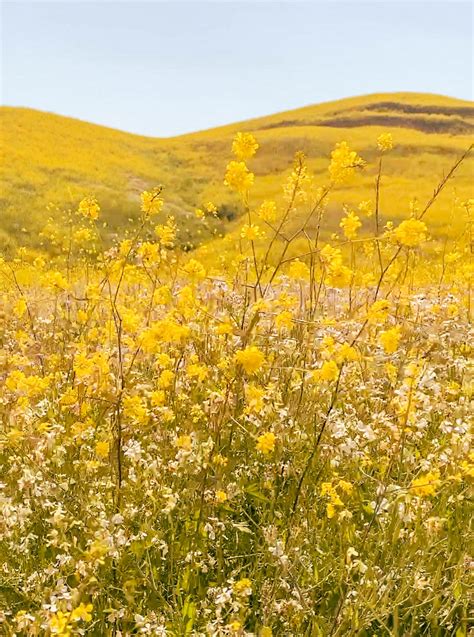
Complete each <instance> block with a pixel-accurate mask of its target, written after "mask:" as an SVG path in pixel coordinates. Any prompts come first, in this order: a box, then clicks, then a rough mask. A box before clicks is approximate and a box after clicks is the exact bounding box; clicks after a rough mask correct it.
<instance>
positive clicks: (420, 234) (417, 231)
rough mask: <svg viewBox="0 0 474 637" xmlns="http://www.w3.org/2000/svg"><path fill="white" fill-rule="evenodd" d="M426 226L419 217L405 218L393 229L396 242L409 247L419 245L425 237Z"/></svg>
mask: <svg viewBox="0 0 474 637" xmlns="http://www.w3.org/2000/svg"><path fill="white" fill-rule="evenodd" d="M427 232H428V228H427V227H426V224H425V223H424V222H423V221H420V220H419V219H406V220H405V221H402V223H401V224H400V225H399V226H398V227H397V228H395V230H394V231H393V233H394V236H395V239H396V240H397V241H398V243H401V244H402V245H404V246H407V247H409V248H415V247H417V246H419V245H420V244H421V243H423V241H425V239H426V234H427Z"/></svg>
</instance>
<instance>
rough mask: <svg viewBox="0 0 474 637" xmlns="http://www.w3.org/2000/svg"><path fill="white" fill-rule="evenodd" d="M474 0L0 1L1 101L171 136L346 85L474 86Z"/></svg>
mask: <svg viewBox="0 0 474 637" xmlns="http://www.w3.org/2000/svg"><path fill="white" fill-rule="evenodd" d="M472 12H473V5H472V3H471V2H452V1H442V0H438V1H435V2H421V1H418V0H411V1H409V2H400V1H397V0H391V1H390V0H388V1H384V0H379V1H377V2H359V1H357V0H352V1H346V2H342V1H338V0H326V1H322V0H313V1H309V0H307V1H306V2H304V1H302V2H299V1H297V0H291V1H287V2H272V1H267V0H260V1H246V2H226V1H225V0H220V1H216V2H200V1H198V0H195V1H193V2H181V1H179V0H174V1H169V2H159V1H155V2H150V1H149V2H136V1H133V2H132V1H128V2H118V1H116V0H109V1H107V0H104V1H102V2H90V1H82V2H71V1H69V0H60V1H57V2H31V1H30V2H22V1H19V0H11V1H5V0H3V2H2V5H1V19H0V34H1V40H2V49H1V72H0V80H1V82H0V101H1V103H2V104H6V105H10V106H28V107H31V108H37V109H41V110H45V111H51V112H55V113H59V114H62V115H68V116H72V117H77V118H79V119H82V120H86V121H90V122H94V123H98V124H103V125H106V126H111V127H113V128H119V129H121V130H126V131H129V132H134V133H139V134H143V135H152V136H160V137H162V136H163V137H164V136H171V135H177V134H181V133H186V132H191V131H194V130H201V129H204V128H209V127H212V126H217V125H220V124H226V123H231V122H235V121H240V120H244V119H248V118H250V117H256V116H260V115H268V114H270V113H274V112H278V111H282V110H287V109H291V108H298V107H301V106H305V105H308V104H312V103H316V102H322V101H327V100H332V99H339V98H342V97H349V96H352V95H362V94H366V93H375V92H389V91H415V92H430V93H441V94H444V95H450V96H453V97H459V98H463V99H472V97H473V90H472V89H473V73H472V71H473V66H472V57H473V48H472V43H473V16H472Z"/></svg>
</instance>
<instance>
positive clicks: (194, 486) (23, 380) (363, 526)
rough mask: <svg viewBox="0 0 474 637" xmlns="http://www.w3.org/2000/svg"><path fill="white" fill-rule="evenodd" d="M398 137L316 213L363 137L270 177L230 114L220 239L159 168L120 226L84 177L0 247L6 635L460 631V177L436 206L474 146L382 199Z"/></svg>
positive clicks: (357, 167) (465, 409)
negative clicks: (274, 192)
mask: <svg viewBox="0 0 474 637" xmlns="http://www.w3.org/2000/svg"><path fill="white" fill-rule="evenodd" d="M396 141H397V140H396V137H395V139H392V135H391V134H390V133H388V132H387V133H382V134H381V135H380V136H378V138H377V137H375V138H374V139H373V142H371V144H372V150H371V163H372V166H373V168H374V170H375V173H374V174H375V178H374V180H372V182H371V188H370V189H369V188H368V187H367V184H365V186H364V196H363V197H360V199H359V200H358V201H353V202H351V204H350V205H349V204H341V205H338V206H337V212H336V213H335V212H334V209H331V212H330V213H329V212H328V210H330V206H331V205H332V204H331V202H332V201H334V200H335V201H338V202H339V201H341V194H340V193H341V190H343V189H344V188H346V187H347V184H351V188H352V191H351V192H356V193H357V183H358V180H359V179H363V175H364V171H366V170H367V169H368V164H367V162H366V161H365V160H364V158H363V157H361V156H359V154H358V151H357V150H356V149H355V148H352V146H351V145H350V144H348V143H346V142H344V141H342V142H339V143H337V144H336V146H335V147H334V148H333V150H332V152H331V153H330V156H328V157H327V166H326V168H325V172H324V173H323V175H322V176H321V175H318V177H317V178H315V176H314V174H313V171H312V170H311V169H310V167H309V165H308V162H307V159H306V158H305V156H304V155H303V154H302V153H300V152H298V153H296V155H295V159H294V164H293V169H292V171H291V172H290V173H289V174H288V175H286V176H285V180H284V183H282V184H281V186H280V189H281V188H282V192H283V195H282V197H280V198H279V199H278V200H277V199H274V198H266V199H265V198H260V197H256V196H255V195H254V193H255V189H256V184H257V182H258V176H255V174H254V171H253V168H252V166H253V164H254V162H257V161H258V154H259V151H260V148H259V139H255V137H254V136H253V135H252V134H250V133H237V134H236V135H235V137H234V141H233V143H232V150H231V149H230V148H229V151H228V159H227V167H225V164H224V165H223V166H222V169H223V171H222V173H223V176H222V179H221V182H222V184H221V185H219V188H224V187H225V188H226V189H228V191H229V192H233V193H235V194H236V196H237V197H238V199H239V215H238V227H237V226H236V228H235V229H234V231H233V232H231V233H230V234H229V236H228V237H227V238H226V239H223V240H220V239H215V240H213V241H210V242H208V243H206V244H204V245H203V246H201V247H200V248H198V249H196V250H194V251H186V250H184V249H183V248H182V246H181V245H180V242H179V236H180V232H181V228H180V226H179V223H178V221H177V219H175V218H174V217H172V216H168V217H167V216H166V207H165V208H164V202H165V201H166V198H167V196H168V193H167V189H166V188H163V187H162V186H160V185H158V184H157V185H156V187H154V188H153V187H149V188H147V189H146V190H144V191H143V192H142V194H141V203H140V204H139V207H140V209H139V210H138V207H137V213H138V214H137V215H136V220H135V221H134V223H133V224H128V226H127V229H126V230H124V231H123V233H122V236H119V237H118V238H117V239H116V240H115V241H114V242H113V245H112V246H110V244H108V243H103V237H102V230H103V228H102V218H103V214H104V212H105V211H104V208H103V206H102V204H101V201H100V197H97V198H96V195H95V194H94V193H93V192H92V193H91V194H90V196H88V197H85V198H83V199H82V200H81V201H80V202H78V203H77V206H76V207H75V209H74V210H72V211H71V212H67V213H65V214H64V218H63V219H62V220H61V226H60V231H57V232H56V231H52V230H51V227H49V229H48V231H45V233H44V241H45V242H46V243H47V241H51V242H52V245H51V246H50V247H51V250H50V251H49V252H48V250H47V248H46V247H43V249H42V250H41V251H39V250H38V249H36V248H31V247H29V248H27V249H26V248H20V249H18V250H17V251H16V253H15V254H14V255H13V256H9V257H7V256H5V258H4V259H2V260H0V312H1V314H0V415H1V425H0V427H1V429H0V503H1V513H0V564H1V566H0V634H2V635H6V636H11V637H13V635H17V636H20V635H25V636H33V635H34V636H40V635H46V636H50V635H63V636H72V635H91V636H98V637H100V636H103V635H114V636H121V637H125V636H128V635H158V636H165V635H166V636H168V635H170V636H185V635H195V636H224V635H226V636H245V635H247V636H249V637H250V636H255V637H271V636H272V635H273V636H297V637H298V636H301V637H303V636H307V637H313V636H316V637H328V636H345V635H353V636H356V635H357V636H360V637H369V636H373V637H385V636H387V637H389V636H391V637H402V636H406V637H408V636H418V635H427V636H428V635H433V636H439V637H441V636H448V635H449V636H453V637H467V635H469V634H470V633H469V631H470V627H471V623H470V622H471V621H472V607H470V601H472V600H470V585H472V568H473V564H474V562H473V559H474V558H473V556H472V547H473V541H472V540H473V535H472V513H473V507H472V481H473V477H474V454H473V452H472V451H471V446H470V442H471V436H472V411H471V412H470V407H471V408H472V391H473V376H472V363H471V357H472V343H473V341H472V327H471V318H472V298H471V296H472V275H473V264H472V246H473V238H474V237H473V232H474V228H473V226H472V221H473V220H472V215H473V214H474V200H473V199H466V200H459V199H456V198H450V201H449V204H448V206H446V207H445V208H444V209H443V214H444V216H445V219H447V218H448V216H449V215H451V217H452V218H455V219H456V222H455V223H453V224H452V228H451V232H450V233H448V234H446V235H442V234H439V233H437V234H436V235H435V236H432V234H431V230H430V212H431V211H432V207H434V206H435V204H436V203H437V202H438V200H439V198H440V197H445V196H446V193H447V192H448V188H449V186H450V183H451V180H452V179H455V177H456V175H457V173H458V171H459V170H462V168H463V166H465V164H466V162H467V161H469V153H470V149H469V148H466V149H465V151H464V153H462V154H460V155H459V156H458V157H457V158H455V159H453V160H452V161H451V163H447V164H446V165H444V174H433V175H432V177H433V184H432V194H431V195H429V196H428V197H427V198H426V200H422V199H421V198H420V199H418V200H417V199H415V198H414V199H413V201H412V203H411V205H410V206H407V207H406V208H403V209H400V210H397V216H396V218H394V220H392V221H391V220H390V219H386V218H382V215H381V202H383V198H384V186H385V184H387V186H388V187H389V182H387V180H385V177H384V164H385V162H386V161H387V158H388V157H389V156H390V153H392V151H393V148H394V146H395V147H396ZM260 143H261V145H262V146H263V145H264V142H260ZM231 152H232V156H231ZM364 183H365V182H364ZM414 194H416V193H414ZM192 214H193V217H194V220H195V223H196V224H202V225H203V227H206V224H209V223H212V220H213V219H214V218H216V217H218V215H219V206H218V205H216V204H215V203H213V201H212V197H211V195H209V200H207V198H206V200H204V201H203V203H202V205H201V206H200V207H198V208H197V209H196V210H195V211H192ZM438 214H440V213H438ZM470 578H471V579H470ZM471 592H472V591H471Z"/></svg>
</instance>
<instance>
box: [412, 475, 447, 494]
mask: <svg viewBox="0 0 474 637" xmlns="http://www.w3.org/2000/svg"><path fill="white" fill-rule="evenodd" d="M439 485H440V480H439V471H437V470H434V471H428V473H425V474H423V475H421V476H420V477H419V478H415V479H414V480H412V482H411V487H410V492H411V493H413V494H414V495H417V496H420V497H424V496H429V495H435V493H436V489H437V488H438V486H439Z"/></svg>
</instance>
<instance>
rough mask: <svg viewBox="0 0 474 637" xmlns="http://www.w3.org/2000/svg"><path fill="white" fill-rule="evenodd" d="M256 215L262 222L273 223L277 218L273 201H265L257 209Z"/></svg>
mask: <svg viewBox="0 0 474 637" xmlns="http://www.w3.org/2000/svg"><path fill="white" fill-rule="evenodd" d="M257 214H258V216H259V217H260V219H263V221H268V223H273V222H274V221H275V220H276V218H277V206H276V203H275V202H274V201H270V200H265V201H264V202H263V203H262V205H261V206H260V207H259V208H258V210H257Z"/></svg>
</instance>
